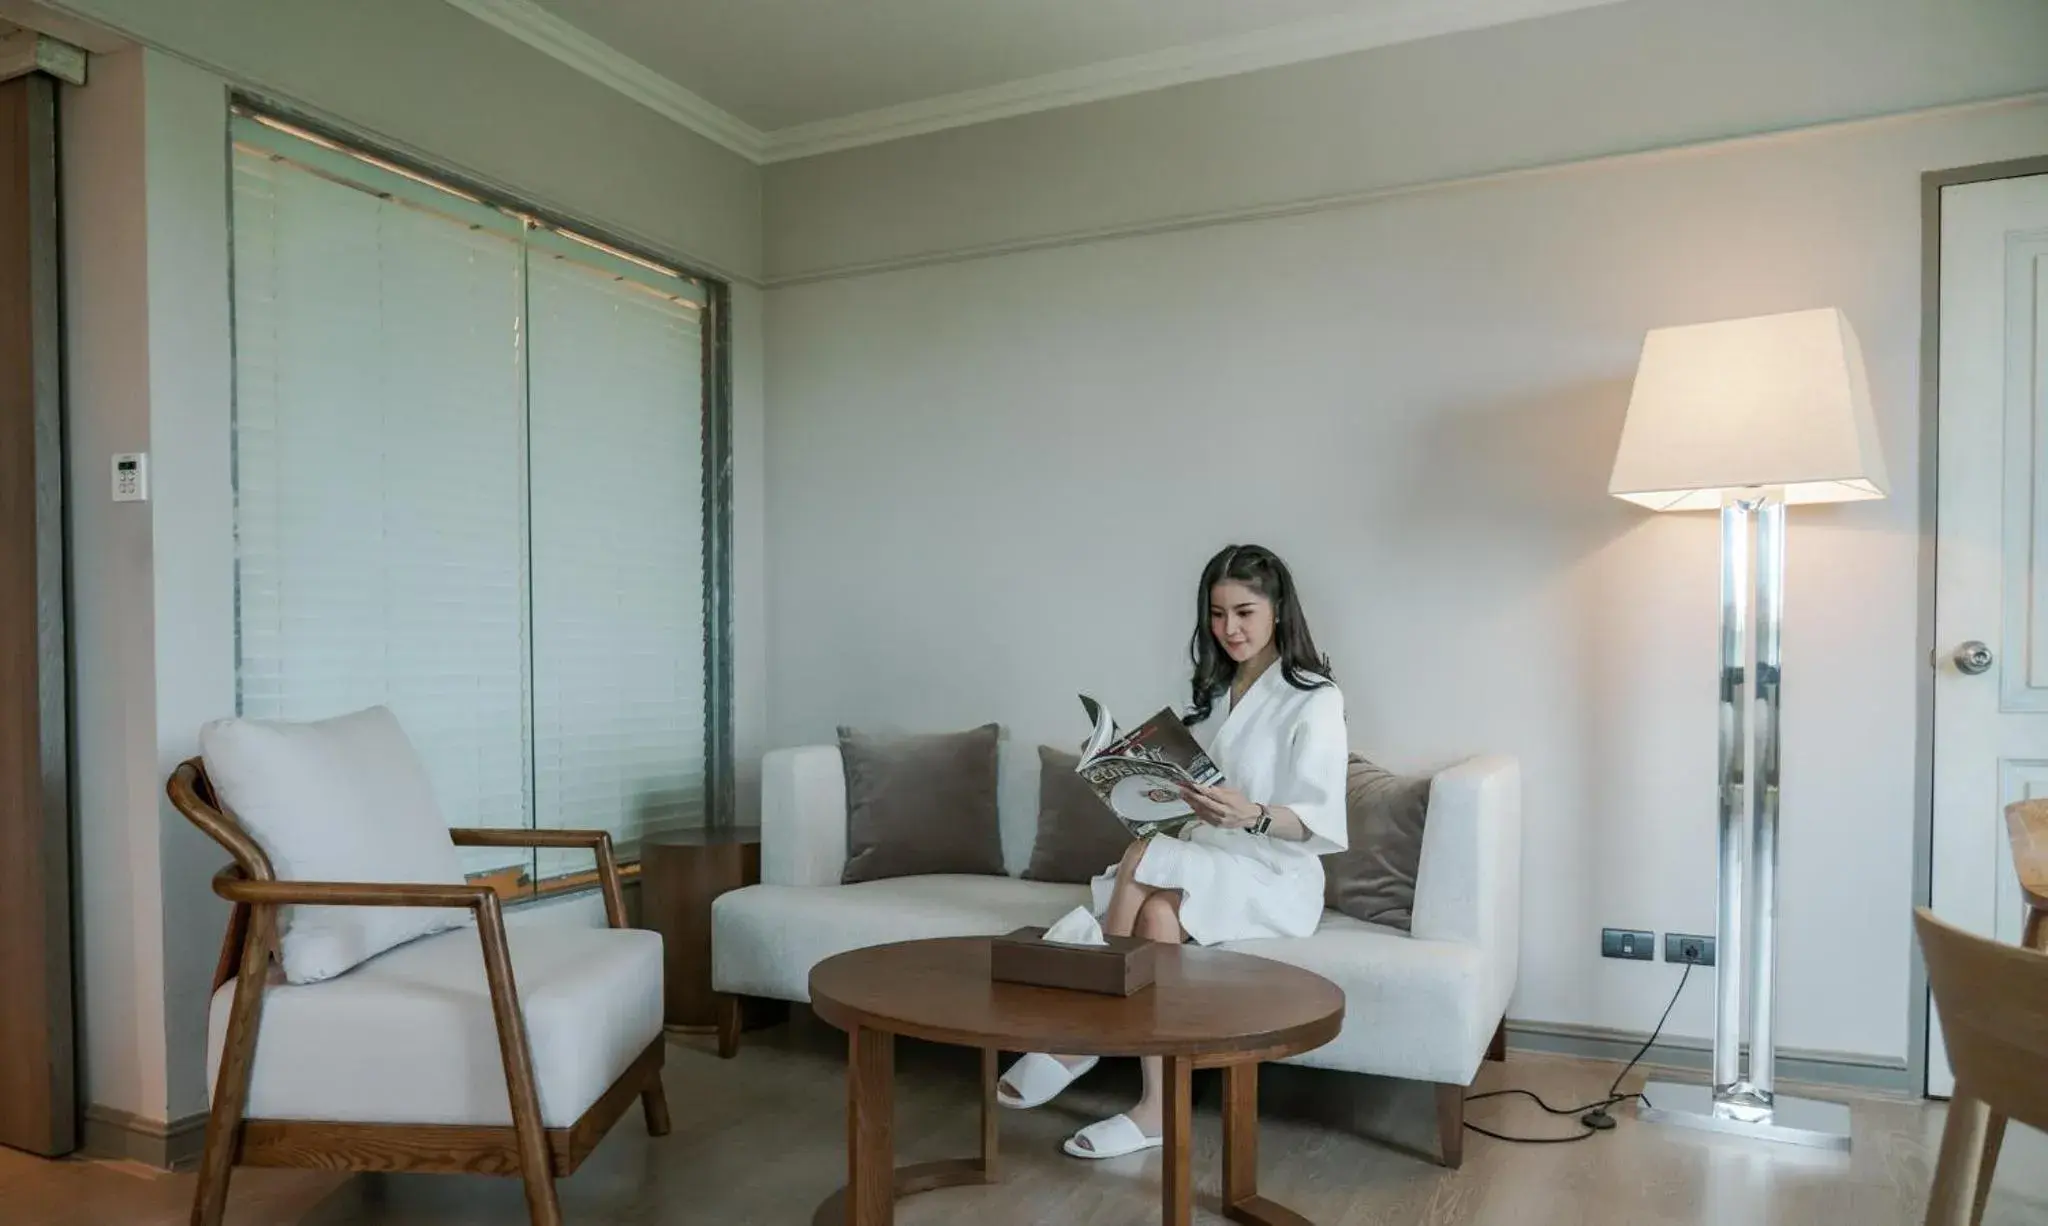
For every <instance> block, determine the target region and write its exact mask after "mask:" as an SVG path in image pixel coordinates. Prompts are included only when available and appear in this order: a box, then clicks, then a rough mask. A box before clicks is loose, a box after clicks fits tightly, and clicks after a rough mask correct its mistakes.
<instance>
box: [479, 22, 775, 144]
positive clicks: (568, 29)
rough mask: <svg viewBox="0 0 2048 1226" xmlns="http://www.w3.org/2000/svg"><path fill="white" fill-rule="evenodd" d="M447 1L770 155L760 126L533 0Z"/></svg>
mask: <svg viewBox="0 0 2048 1226" xmlns="http://www.w3.org/2000/svg"><path fill="white" fill-rule="evenodd" d="M448 3H449V4H452V5H454V6H455V7H456V8H459V9H461V10H462V11H463V12H465V13H468V14H469V15H470V16H472V17H474V18H476V19H477V20H479V21H481V22H484V23H485V24H486V25H490V26H494V27H496V28H497V29H499V30H502V31H504V32H505V33H507V34H510V35H511V36H512V37H514V38H516V39H518V40H519V41H520V42H523V43H525V44H526V45H527V46H529V47H532V48H534V49H535V50H538V51H542V52H545V53H546V54H547V55H549V56H551V57H553V58H554V59H556V60H559V61H561V62H562V63H564V64H567V65H568V66H569V67H571V68H574V69H575V70H576V71H578V72H580V73H582V74H583V75H584V76H587V77H589V78H590V79H592V80H593V81H596V82H598V83H599V84H602V85H605V86H607V87H609V88H611V89H613V90H616V91H618V92H619V93H621V94H624V95H625V96H626V97H628V98H631V99H632V100H633V101H635V102H638V103H640V104H641V105H642V106H645V107H647V108H649V109H650V110H653V111H654V112H656V113H657V114H660V115H664V116H666V117H668V118H669V119H672V120H674V121H675V122H677V123H679V124H681V125H683V126H684V127H686V128H688V129H689V130H690V131H692V132H695V133H696V134H697V135H699V136H702V137H704V138H706V139H708V140H711V141H715V142H717V143H718V144H720V145H723V146H725V147H726V148H727V149H730V150H732V151H733V152H734V153H737V154H739V155H740V156H741V157H743V158H746V159H747V160H748V161H750V162H756V163H758V162H762V161H765V160H767V157H766V154H767V146H768V138H767V135H766V134H765V133H763V132H762V131H761V130H760V129H759V128H756V127H754V126H753V125H752V124H750V123H747V122H746V121H745V120H743V119H741V118H739V117H738V116H737V115H734V114H732V113H730V112H728V111H726V110H724V109H723V108H721V107H719V106H716V105H714V104H713V103H712V102H710V101H709V100H707V99H705V98H703V97H700V96H699V95H697V94H694V93H691V92H690V91H689V90H687V89H684V88H683V87H682V86H680V85H678V84H676V83H675V82H674V81H671V80H669V79H668V78H667V77H665V76H662V75H661V74H660V73H658V72H656V71H654V70H653V69H652V68H649V67H648V66H647V65H645V64H642V63H641V62H640V61H638V60H636V59H634V58H632V57H631V56H629V55H626V54H625V53H624V52H622V51H619V50H617V49H616V48H614V47H612V46H611V45H610V44H609V43H603V42H599V41H598V40H597V39H595V38H592V37H591V36H590V35H588V34H585V33H584V32H583V31H581V30H579V29H577V28H576V27H575V26H572V25H570V24H569V23H568V22H566V21H563V20H562V19H561V18H559V17H557V16H555V15H554V14H553V13H550V12H548V11H547V10H546V9H544V8H542V7H540V6H539V5H538V4H535V3H533V2H532V0H448Z"/></svg>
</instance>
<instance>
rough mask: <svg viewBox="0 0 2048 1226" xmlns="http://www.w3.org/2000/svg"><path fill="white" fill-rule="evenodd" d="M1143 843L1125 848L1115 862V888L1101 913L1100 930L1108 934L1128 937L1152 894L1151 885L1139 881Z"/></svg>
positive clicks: (1138, 842) (1144, 841)
mask: <svg viewBox="0 0 2048 1226" xmlns="http://www.w3.org/2000/svg"><path fill="white" fill-rule="evenodd" d="M1146 842H1147V840H1144V839H1140V840H1139V841H1137V842H1135V843H1132V844H1131V845H1130V846H1129V847H1126V848H1124V858H1123V859H1122V860H1120V861H1118V862H1117V866H1116V887H1115V888H1114V889H1112V890H1111V891H1110V893H1109V906H1108V907H1107V908H1106V909H1105V910H1104V911H1103V913H1102V930H1103V931H1104V932H1106V933H1108V934H1109V935H1110V936H1113V937H1127V936H1130V935H1131V933H1132V932H1133V931H1135V930H1136V927H1137V923H1138V908H1140V907H1142V906H1144V905H1145V899H1146V898H1147V897H1149V896H1150V895H1151V894H1152V893H1153V890H1152V887H1151V886H1149V885H1140V884H1138V862H1139V861H1140V860H1143V859H1144V858H1145V846H1146Z"/></svg>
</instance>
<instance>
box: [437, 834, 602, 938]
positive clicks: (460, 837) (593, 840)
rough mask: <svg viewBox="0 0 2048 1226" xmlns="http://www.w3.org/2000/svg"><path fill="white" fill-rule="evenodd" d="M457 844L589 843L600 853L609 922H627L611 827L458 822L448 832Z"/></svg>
mask: <svg viewBox="0 0 2048 1226" xmlns="http://www.w3.org/2000/svg"><path fill="white" fill-rule="evenodd" d="M448 837H449V838H451V839H454V840H455V845H456V846H457V847H587V848H589V849H590V850H591V851H592V852H593V853H595V855H596V856H597V883H598V888H599V889H600V890H602V891H603V893H604V918H605V923H606V924H608V925H610V926H611V927H613V928H624V927H625V926H626V896H625V893H624V892H623V891H622V890H621V888H620V886H619V864H618V860H617V858H616V857H614V856H613V855H612V835H611V831H609V830H516V829H512V830H508V829H486V828H481V827H475V826H457V827H455V828H454V829H451V830H450V831H449V832H448Z"/></svg>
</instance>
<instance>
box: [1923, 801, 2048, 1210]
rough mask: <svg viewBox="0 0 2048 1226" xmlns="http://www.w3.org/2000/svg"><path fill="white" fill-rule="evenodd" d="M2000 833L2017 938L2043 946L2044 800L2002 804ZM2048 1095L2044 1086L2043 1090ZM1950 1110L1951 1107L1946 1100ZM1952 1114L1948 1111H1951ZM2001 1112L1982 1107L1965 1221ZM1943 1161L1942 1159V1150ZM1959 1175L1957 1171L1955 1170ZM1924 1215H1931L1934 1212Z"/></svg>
mask: <svg viewBox="0 0 2048 1226" xmlns="http://www.w3.org/2000/svg"><path fill="white" fill-rule="evenodd" d="M2005 834H2006V840H2007V843H2008V845H2009V846H2010V847H2011V848H2012V869H2013V875H2014V876H2015V877H2017V878H2018V879H2019V886H2020V900H2021V903H2022V904H2023V905H2024V906H2025V908H2026V917H2025V923H2024V926H2023V927H2022V928H2021V929H2020V944H2021V945H2023V946H2025V947H2026V948H2028V949H2038V950H2042V951H2043V952H2048V800H2022V801H2017V802H2015V803H2013V804H2010V805H2007V806H2006V808H2005ZM2043 1094H2044V1095H2048V1090H2044V1091H2043ZM1949 1109H1950V1111H1952V1112H1953V1111H1954V1110H1955V1109H1956V1108H1955V1107H1954V1106H1951V1107H1950V1108H1949ZM1952 1118H1953V1117H1952ZM2005 1118H2006V1117H2005V1113H2004V1112H2003V1111H2000V1110H1998V1109H1996V1108H1987V1109H1986V1110H1985V1112H1984V1123H1983V1129H1984V1137H1983V1143H1982V1145H1981V1146H1980V1147H1979V1151H1978V1155H1977V1159H1976V1171H1975V1173H1974V1174H1973V1175H1972V1176H1971V1180H1972V1183H1973V1185H1974V1187H1975V1192H1974V1194H1973V1196H1972V1197H1971V1205H1970V1216H1969V1219H1968V1220H1969V1224H1970V1226H1977V1223H1978V1222H1981V1221H1983V1220H1984V1202H1985V1199H1986V1198H1988V1197H1989V1196H1990V1195H1991V1176H1992V1174H1993V1173H1994V1172H1996V1171H1997V1170H1998V1152H1999V1150H2001V1149H2003V1148H2004V1146H2005ZM1943 1161H1944V1162H1946V1161H1947V1155H1946V1152H1944V1154H1943ZM1958 1177H1960V1176H1958ZM1928 1220H1929V1221H1930V1222H1931V1221H1934V1220H1935V1219H1934V1218H1933V1217H1931V1216H1930V1217H1929V1218H1928Z"/></svg>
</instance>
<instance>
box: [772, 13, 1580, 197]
mask: <svg viewBox="0 0 2048 1226" xmlns="http://www.w3.org/2000/svg"><path fill="white" fill-rule="evenodd" d="M1617 2H1618V0H1390V2H1389V3H1385V4H1381V5H1375V6H1373V7H1372V8H1371V9H1370V10H1368V11H1365V12H1358V13H1346V14H1343V15H1341V16H1337V17H1329V18H1317V19H1314V20H1310V21H1300V22H1295V23H1292V24H1290V25H1284V26H1276V27H1273V28H1271V29H1265V30H1254V31H1251V32H1250V33H1247V34H1240V35H1235V36H1232V37H1229V38H1219V39H1213V40H1211V41H1209V42H1203V43H1192V44H1190V45H1188V46H1185V47H1173V48H1169V49H1167V50H1164V51H1154V52H1148V53H1146V54H1143V55H1133V56H1126V57H1124V58H1122V59H1115V60H1104V61H1103V62H1101V63H1099V64H1089V65H1087V66H1085V67H1082V68H1074V69H1068V70H1066V71H1063V72H1053V73H1047V74H1045V75H1044V76H1038V77H1027V78H1024V79H1022V80H1017V81H1007V82H1004V83H1003V84H1001V85H992V86H989V87H988V88H986V89H972V90H964V91H962V92H960V93H956V94H946V95H943V96H940V97H936V98H927V99H923V100H921V101H918V102H907V103H903V104H902V105H900V106H887V107H880V108H877V109H875V110H872V111H862V112H859V113H857V114H853V115H844V116H840V117H838V118H835V119H824V120H819V121H817V122H815V123H805V124H796V125H793V126H791V127H787V128H778V129H775V130H773V131H771V132H768V133H767V134H766V135H767V140H768V145H767V158H766V160H767V161H770V162H782V161H789V160H792V159H795V158H803V157H814V156H816V155H818V154H821V153H832V152H835V151H837V150H840V149H853V148H857V147H859V146H861V145H874V144H880V143H882V142H884V141H892V140H900V139H902V138H904V137H907V136H921V135H924V134H925V133H928V132H939V131H944V130H945V129H947V128H960V127H966V126H968V125H971V124H978V123H987V122H989V121H990V120H995V119H1009V118H1013V117H1015V116H1018V115H1029V114H1033V113H1035V112H1038V111H1050V110H1056V109H1058V108H1060V107H1068V106H1078V105H1080V104H1082V103H1087V102H1101V101H1103V100H1105V99H1109V98H1121V97H1126V96H1128V95H1131V94H1141V93H1148V92H1150V91H1152V90H1157V89H1166V88H1168V87H1170V86H1174V85H1187V84H1190V83H1192V82H1195V81H1207V80H1212V79H1214V78H1217V77H1228V76H1236V75H1238V74H1240V73H1246V72H1256V71H1258V70H1259V69H1262V68H1279V67H1282V66H1285V65H1288V64H1301V63H1306V62H1308V61H1310V60H1319V59H1329V58H1331V57H1333V56H1339V55H1350V54H1352V53H1353V52H1358V51H1366V50H1370V49H1371V48H1373V47H1384V46H1389V45H1392V44H1394V43H1403V42H1413V41H1415V40H1417V39H1423V38H1431V37H1434V36H1436V35H1439V34H1452V33H1456V32H1457V31H1460V30H1471V29H1477V28H1479V27H1482V26H1489V25H1502V24H1506V23H1508V22H1514V21H1522V20H1526V19H1528V18H1532V17H1547V16H1550V15H1553V14H1556V13H1564V12H1569V11H1571V10H1573V9H1583V8H1594V7H1597V6H1600V5H1606V4H1613V3H1617Z"/></svg>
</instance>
